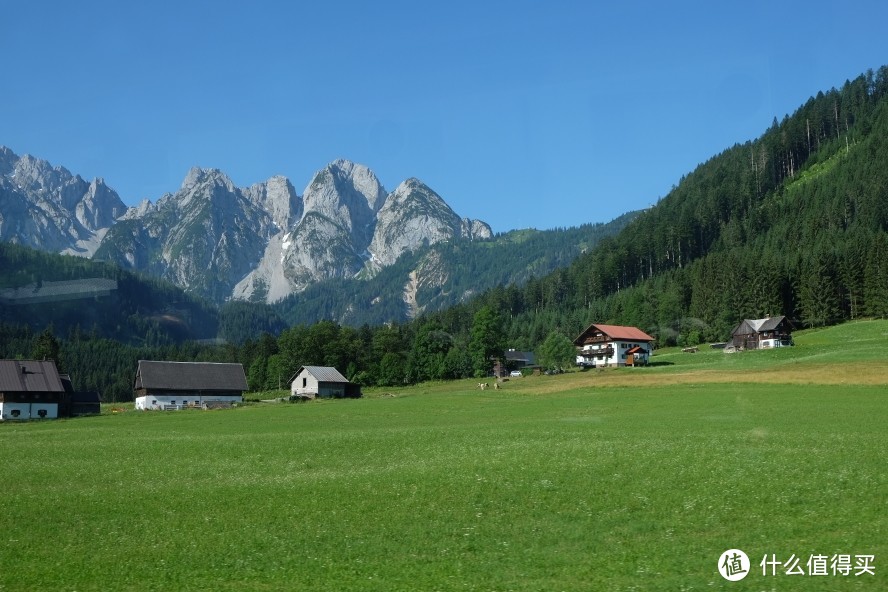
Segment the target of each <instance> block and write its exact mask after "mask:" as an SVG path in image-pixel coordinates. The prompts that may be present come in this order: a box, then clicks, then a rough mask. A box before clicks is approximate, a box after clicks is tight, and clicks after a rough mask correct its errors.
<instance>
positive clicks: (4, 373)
mask: <svg viewBox="0 0 888 592" xmlns="http://www.w3.org/2000/svg"><path fill="white" fill-rule="evenodd" d="M0 392H7V393H9V392H29V393H34V392H51V393H62V392H65V387H64V386H63V385H62V380H61V379H60V378H59V371H58V369H57V368H56V365H55V362H53V361H52V360H41V361H38V360H0Z"/></svg>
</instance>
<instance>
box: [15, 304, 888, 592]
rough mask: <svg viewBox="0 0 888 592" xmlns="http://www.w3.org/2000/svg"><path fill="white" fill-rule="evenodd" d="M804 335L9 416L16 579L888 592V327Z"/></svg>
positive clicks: (214, 585)
mask: <svg viewBox="0 0 888 592" xmlns="http://www.w3.org/2000/svg"><path fill="white" fill-rule="evenodd" d="M796 343H797V346H796V347H795V348H787V349H781V350H771V351H764V352H744V353H741V354H733V355H726V354H723V353H721V352H717V351H701V352H700V353H697V354H683V353H680V352H677V351H661V352H658V354H657V355H656V356H655V357H654V361H655V362H657V365H655V366H653V367H649V368H644V369H620V370H606V371H602V372H597V371H590V372H575V373H569V374H566V375H562V376H554V377H546V376H542V377H528V378H522V379H516V380H512V381H509V382H508V383H506V385H505V388H503V389H502V390H499V391H493V390H486V391H483V392H481V391H479V390H477V389H476V388H474V384H475V383H476V382H477V381H463V382H456V383H441V384H426V385H420V386H418V387H411V388H404V389H398V390H389V391H383V390H377V391H371V392H369V393H368V394H367V396H366V397H365V398H364V399H361V400H354V401H351V400H345V401H320V402H314V403H308V404H251V405H246V406H244V407H241V408H239V409H232V410H226V411H210V412H200V411H193V412H191V411H187V412H184V411H183V412H170V413H158V412H142V413H140V412H132V411H128V412H125V413H117V414H111V413H108V414H105V415H102V416H99V417H92V418H79V419H72V420H59V421H51V422H50V421H47V422H42V423H38V422H31V423H16V424H4V425H0V452H2V458H3V477H2V481H0V483H2V488H0V489H2V492H3V496H2V499H3V511H2V512H0V590H3V591H9V590H28V591H30V590H80V591H83V590H104V591H109V590H379V591H394V590H404V591H408V590H410V591H412V590H502V591H505V590H521V591H524V590H541V591H549V590H575V591H580V590H582V591H588V590H704V589H706V590H709V589H724V590H886V589H888V543H886V541H888V517H886V509H888V466H886V448H888V427H886V426H888V398H886V394H888V365H886V360H888V322H885V321H867V322H858V323H851V324H846V325H843V326H841V327H835V328H830V329H826V330H821V331H809V332H805V333H801V334H798V335H797V336H796ZM729 548H739V549H742V550H744V551H746V553H747V554H749V556H750V558H751V560H752V563H753V566H752V573H751V574H750V575H749V576H748V577H747V578H746V579H744V580H743V581H740V582H728V581H726V580H724V579H722V577H721V576H720V575H719V574H718V571H717V567H716V563H717V560H718V558H719V555H720V554H721V553H722V552H723V551H725V550H727V549H729ZM765 554H767V555H768V556H770V555H771V554H775V555H776V557H777V559H778V560H784V561H785V560H787V559H789V558H790V555H792V554H795V555H796V556H798V557H801V558H802V561H801V565H802V566H803V567H804V564H805V562H806V561H807V560H808V558H809V557H810V556H811V555H817V554H824V555H829V556H832V555H835V554H851V555H852V556H853V555H857V554H869V555H875V560H874V566H875V567H874V569H875V575H862V576H854V575H853V572H852V575H849V576H841V575H839V576H832V575H829V576H801V575H785V574H784V573H782V571H778V575H776V576H771V575H768V576H763V575H762V574H761V568H760V567H759V566H758V562H759V561H761V559H762V557H763V556H764V555H765Z"/></svg>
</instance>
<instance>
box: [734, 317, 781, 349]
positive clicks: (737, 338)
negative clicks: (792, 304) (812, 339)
mask: <svg viewBox="0 0 888 592" xmlns="http://www.w3.org/2000/svg"><path fill="white" fill-rule="evenodd" d="M731 345H733V346H734V347H736V348H738V349H740V348H742V349H765V348H771V347H786V346H789V345H793V341H792V325H791V324H790V322H789V320H787V318H786V317H785V316H779V317H767V318H764V319H743V321H742V322H741V323H740V324H739V325H737V327H736V328H735V329H734V331H733V332H732V333H731Z"/></svg>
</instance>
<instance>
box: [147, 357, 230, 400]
mask: <svg viewBox="0 0 888 592" xmlns="http://www.w3.org/2000/svg"><path fill="white" fill-rule="evenodd" d="M246 390H247V378H246V375H245V374H244V367H243V365H242V364H229V363H217V362H157V361H149V360H139V367H138V369H137V370H136V377H135V380H134V381H133V395H134V397H135V400H136V409H162V410H169V409H183V408H189V407H203V408H207V407H221V406H230V405H232V404H234V403H240V402H242V401H243V400H244V391H246Z"/></svg>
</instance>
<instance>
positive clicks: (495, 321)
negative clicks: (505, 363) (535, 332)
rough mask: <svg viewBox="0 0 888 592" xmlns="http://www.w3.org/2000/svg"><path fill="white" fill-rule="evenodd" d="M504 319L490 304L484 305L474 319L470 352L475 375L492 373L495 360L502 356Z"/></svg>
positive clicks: (480, 376)
mask: <svg viewBox="0 0 888 592" xmlns="http://www.w3.org/2000/svg"><path fill="white" fill-rule="evenodd" d="M504 341H505V340H504V335H503V329H502V319H500V317H499V315H498V314H496V312H495V311H494V310H493V309H492V308H491V307H489V306H482V307H481V308H480V309H479V310H478V312H476V313H475V316H474V317H473V319H472V333H471V340H470V341H469V353H470V355H471V358H472V369H473V370H474V372H475V376H477V377H479V378H483V377H485V376H487V375H488V374H490V372H491V370H492V369H493V364H494V361H495V360H496V359H498V358H501V357H502V354H503V351H504V349H505V347H504Z"/></svg>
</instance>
